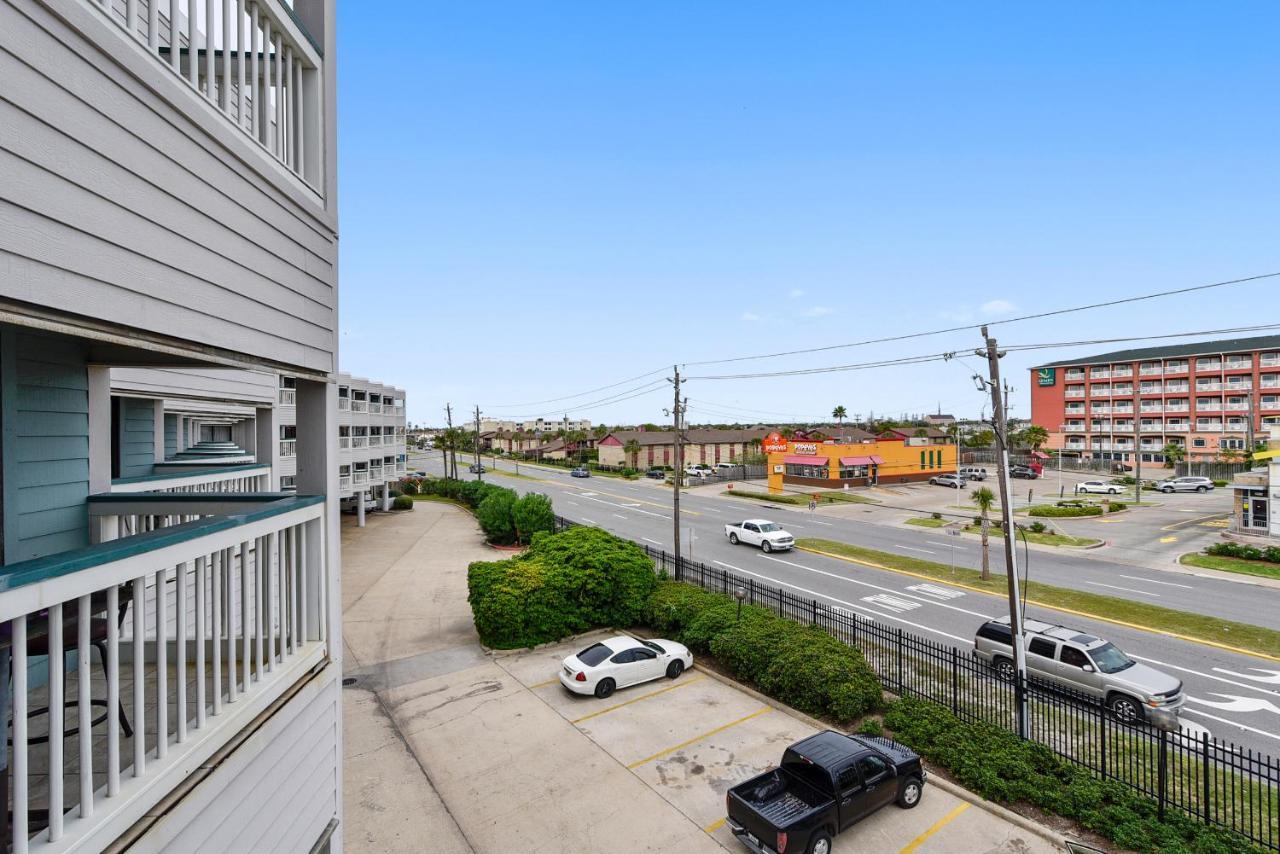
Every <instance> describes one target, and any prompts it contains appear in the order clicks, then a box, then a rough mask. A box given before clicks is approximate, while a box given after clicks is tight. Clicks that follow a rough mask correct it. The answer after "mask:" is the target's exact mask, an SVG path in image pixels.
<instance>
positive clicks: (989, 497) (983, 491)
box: [969, 486, 996, 581]
mask: <svg viewBox="0 0 1280 854" xmlns="http://www.w3.org/2000/svg"><path fill="white" fill-rule="evenodd" d="M969 497H970V498H972V499H973V503H974V504H976V505H978V509H979V510H981V511H982V580H983V581H990V580H991V553H990V551H989V547H988V537H987V535H988V533H989V532H990V530H991V505H993V504H995V503H996V495H995V493H994V492H992V491H991V490H990V489H988V488H987V487H985V486H984V487H981V488H980V489H975V490H974V491H973V492H971V493H969Z"/></svg>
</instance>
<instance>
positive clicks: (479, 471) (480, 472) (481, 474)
mask: <svg viewBox="0 0 1280 854" xmlns="http://www.w3.org/2000/svg"><path fill="white" fill-rule="evenodd" d="M474 444H475V452H476V478H477V479H479V480H484V469H482V468H481V467H480V405H479V404H477V405H476V436H475V442H474Z"/></svg>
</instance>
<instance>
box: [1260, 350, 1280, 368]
mask: <svg viewBox="0 0 1280 854" xmlns="http://www.w3.org/2000/svg"><path fill="white" fill-rule="evenodd" d="M1258 367H1260V368H1280V354H1276V353H1263V354H1262V357H1261V358H1260V359H1258Z"/></svg>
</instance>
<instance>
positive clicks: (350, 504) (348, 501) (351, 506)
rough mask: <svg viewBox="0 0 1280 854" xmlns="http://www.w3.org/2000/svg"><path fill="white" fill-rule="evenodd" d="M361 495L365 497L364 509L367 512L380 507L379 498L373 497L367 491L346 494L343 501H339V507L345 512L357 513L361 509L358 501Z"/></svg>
mask: <svg viewBox="0 0 1280 854" xmlns="http://www.w3.org/2000/svg"><path fill="white" fill-rule="evenodd" d="M361 497H363V498H364V509H365V512H366V513H367V512H369V511H370V510H377V509H378V501H377V499H376V498H373V497H372V496H371V495H369V493H367V492H365V493H361V494H360V495H348V496H346V497H345V498H343V499H342V500H341V501H339V502H338V509H339V510H341V511H342V512H343V513H355V512H356V511H357V510H359V509H360V507H359V505H358V504H357V503H356V502H357V501H359V500H360V498H361Z"/></svg>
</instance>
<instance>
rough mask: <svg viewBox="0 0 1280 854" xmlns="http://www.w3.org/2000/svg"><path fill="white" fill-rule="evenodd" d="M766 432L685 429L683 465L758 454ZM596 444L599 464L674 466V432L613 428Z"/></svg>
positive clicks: (724, 460)
mask: <svg viewBox="0 0 1280 854" xmlns="http://www.w3.org/2000/svg"><path fill="white" fill-rule="evenodd" d="M769 433H770V431H769V430H768V429H766V428H764V427H748V428H744V429H740V430H733V429H728V430H715V429H708V430H702V429H692V430H686V431H684V443H683V444H684V462H685V465H694V464H697V463H703V464H705V465H715V464H716V463H732V462H737V461H739V460H741V459H742V457H743V455H744V454H747V453H758V452H759V444H760V442H761V440H763V439H764V437H765V436H767V435H769ZM633 440H634V441H635V442H636V443H637V445H638V447H639V449H638V450H637V451H636V452H635V453H634V454H627V453H626V446H627V443H628V442H630V441H633ZM596 447H598V448H599V449H600V464H601V465H606V466H618V467H624V466H631V467H633V468H648V467H650V466H674V465H675V434H674V433H673V432H672V431H670V430H615V431H614V432H612V433H610V434H608V435H607V436H605V437H604V438H603V439H600V440H599V441H598V442H597V443H596Z"/></svg>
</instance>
